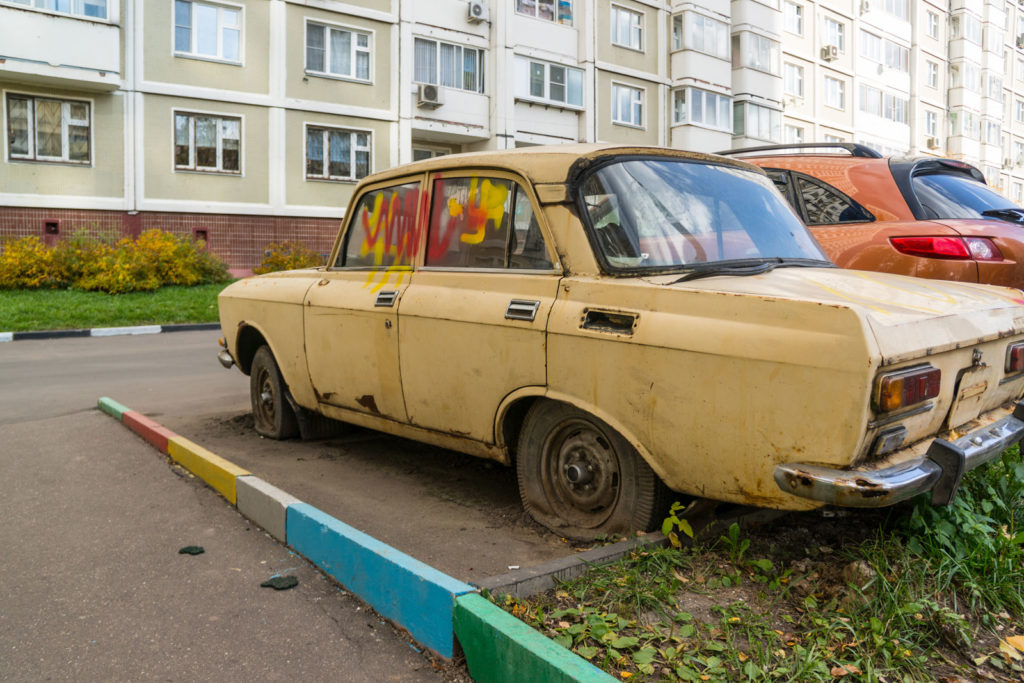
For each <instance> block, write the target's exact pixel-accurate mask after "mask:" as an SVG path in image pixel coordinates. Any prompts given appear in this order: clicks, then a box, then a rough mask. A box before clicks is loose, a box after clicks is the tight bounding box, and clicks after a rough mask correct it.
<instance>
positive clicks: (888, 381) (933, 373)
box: [876, 365, 942, 413]
mask: <svg viewBox="0 0 1024 683" xmlns="http://www.w3.org/2000/svg"><path fill="white" fill-rule="evenodd" d="M941 378H942V371H941V370H939V369H938V368H933V367H932V366H930V365H925V366H921V367H916V368H911V369H909V370H899V371H897V372H891V373H888V374H886V375H882V376H881V377H880V378H879V380H878V399H877V401H876V403H877V406H878V410H879V412H882V413H888V412H890V411H893V410H899V409H900V408H909V407H910V406H913V405H917V404H918V403H923V402H924V401H927V400H928V399H931V398H935V397H936V396H938V395H939V380H940V379H941Z"/></svg>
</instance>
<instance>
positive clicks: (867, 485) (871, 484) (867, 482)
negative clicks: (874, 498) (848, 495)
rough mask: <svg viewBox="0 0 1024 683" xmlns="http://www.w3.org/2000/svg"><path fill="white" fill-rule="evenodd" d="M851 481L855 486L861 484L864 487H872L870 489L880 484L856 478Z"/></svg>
mask: <svg viewBox="0 0 1024 683" xmlns="http://www.w3.org/2000/svg"><path fill="white" fill-rule="evenodd" d="M853 483H854V484H856V485H857V486H863V487H864V488H872V489H873V488H878V486H880V484H879V483H878V482H874V481H868V480H867V479H857V480H856V481H854V482H853Z"/></svg>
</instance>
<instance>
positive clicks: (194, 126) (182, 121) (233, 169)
mask: <svg viewBox="0 0 1024 683" xmlns="http://www.w3.org/2000/svg"><path fill="white" fill-rule="evenodd" d="M241 130H242V119H240V118H238V117H233V116H216V115H212V114H188V113H180V112H176V113H175V114H174V168H175V169H177V170H182V171H206V172H211V173H235V174H237V173H241V169H242V166H241Z"/></svg>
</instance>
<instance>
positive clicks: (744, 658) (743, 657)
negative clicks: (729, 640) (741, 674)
mask: <svg viewBox="0 0 1024 683" xmlns="http://www.w3.org/2000/svg"><path fill="white" fill-rule="evenodd" d="M737 657H739V660H740V661H741V662H745V661H747V660H748V659H750V657H749V656H747V653H746V652H739V653H737Z"/></svg>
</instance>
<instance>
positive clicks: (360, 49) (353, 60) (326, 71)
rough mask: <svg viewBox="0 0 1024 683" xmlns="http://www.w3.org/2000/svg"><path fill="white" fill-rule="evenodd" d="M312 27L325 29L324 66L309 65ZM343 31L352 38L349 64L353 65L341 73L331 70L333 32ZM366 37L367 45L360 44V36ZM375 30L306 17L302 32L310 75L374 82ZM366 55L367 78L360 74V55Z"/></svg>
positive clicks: (303, 48) (304, 52)
mask: <svg viewBox="0 0 1024 683" xmlns="http://www.w3.org/2000/svg"><path fill="white" fill-rule="evenodd" d="M310 27H318V28H321V29H323V37H324V47H323V53H324V55H323V59H324V68H323V69H314V68H312V67H311V66H310V65H309V29H310ZM332 31H341V32H342V33H348V34H349V35H350V36H351V38H350V42H349V64H351V65H352V71H351V73H347V74H344V73H340V72H337V71H331V70H330V66H331V61H332V60H331V50H332V48H331V32H332ZM361 37H362V38H366V45H365V46H360V45H359V38H361ZM374 37H375V36H374V31H373V30H371V29H365V28H362V27H357V26H346V25H344V24H334V23H331V22H328V21H322V20H320V19H313V18H310V17H306V21H305V23H304V25H303V32H302V59H303V65H304V68H305V72H306V73H307V74H309V75H310V76H317V77H320V78H337V79H340V80H343V81H356V82H357V83H372V82H373V39H374ZM360 54H365V55H366V78H362V77H360V76H359V75H358V73H359V66H358V63H359V55H360Z"/></svg>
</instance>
